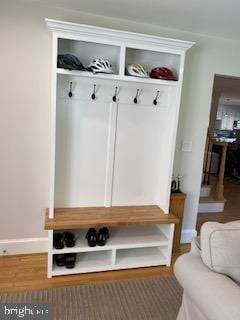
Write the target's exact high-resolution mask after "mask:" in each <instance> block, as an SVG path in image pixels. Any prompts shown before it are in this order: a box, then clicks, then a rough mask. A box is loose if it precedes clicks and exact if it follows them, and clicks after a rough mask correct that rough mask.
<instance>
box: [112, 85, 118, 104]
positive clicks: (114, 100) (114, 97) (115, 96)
mask: <svg viewBox="0 0 240 320" xmlns="http://www.w3.org/2000/svg"><path fill="white" fill-rule="evenodd" d="M117 91H118V87H115V93H114V96H113V98H112V99H113V102H116V101H117Z"/></svg>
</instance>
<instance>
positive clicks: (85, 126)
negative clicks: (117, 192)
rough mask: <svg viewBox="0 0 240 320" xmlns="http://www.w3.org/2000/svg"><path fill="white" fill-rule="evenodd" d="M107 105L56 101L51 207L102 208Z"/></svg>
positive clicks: (68, 100) (107, 117) (76, 101)
mask: <svg viewBox="0 0 240 320" xmlns="http://www.w3.org/2000/svg"><path fill="white" fill-rule="evenodd" d="M108 119H109V105H107V104H106V103H100V102H94V103H92V101H89V102H88V101H81V100H70V99H58V101H57V132H56V133H57V134H56V137H57V138H56V180H55V206H56V207H68V206H69V207H77V206H79V207H81V206H103V205H104V191H105V175H106V156H107V137H108Z"/></svg>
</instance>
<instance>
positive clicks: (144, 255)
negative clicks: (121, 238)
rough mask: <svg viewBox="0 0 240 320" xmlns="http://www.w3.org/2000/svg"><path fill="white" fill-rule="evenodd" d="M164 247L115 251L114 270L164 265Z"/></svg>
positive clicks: (165, 261)
mask: <svg viewBox="0 0 240 320" xmlns="http://www.w3.org/2000/svg"><path fill="white" fill-rule="evenodd" d="M165 249H166V247H163V248H161V249H160V248H158V247H151V248H136V249H122V250H117V255H116V264H115V268H116V269H127V268H139V267H143V266H144V267H150V266H158V265H165V264H166V263H167V260H166V258H165V255H164V253H163V251H165Z"/></svg>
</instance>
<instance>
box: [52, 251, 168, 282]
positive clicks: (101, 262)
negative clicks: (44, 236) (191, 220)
mask: <svg viewBox="0 0 240 320" xmlns="http://www.w3.org/2000/svg"><path fill="white" fill-rule="evenodd" d="M167 249H168V247H167V246H166V247H149V248H148V247H145V248H130V249H118V250H106V251H93V252H81V253H78V254H77V259H76V264H75V267H74V268H73V269H67V268H66V267H58V266H56V265H55V264H54V265H53V270H52V276H60V275H67V274H76V273H88V272H99V271H107V270H117V269H129V268H140V267H149V266H158V265H166V264H167V259H166V253H167Z"/></svg>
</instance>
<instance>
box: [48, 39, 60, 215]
mask: <svg viewBox="0 0 240 320" xmlns="http://www.w3.org/2000/svg"><path fill="white" fill-rule="evenodd" d="M57 51H58V37H57V36H56V34H54V33H53V35H52V90H51V91H52V92H51V138H50V146H51V154H50V188H49V189H50V190H49V218H53V217H54V185H55V142H56V92H57V73H56V70H57V69H56V63H57Z"/></svg>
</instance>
